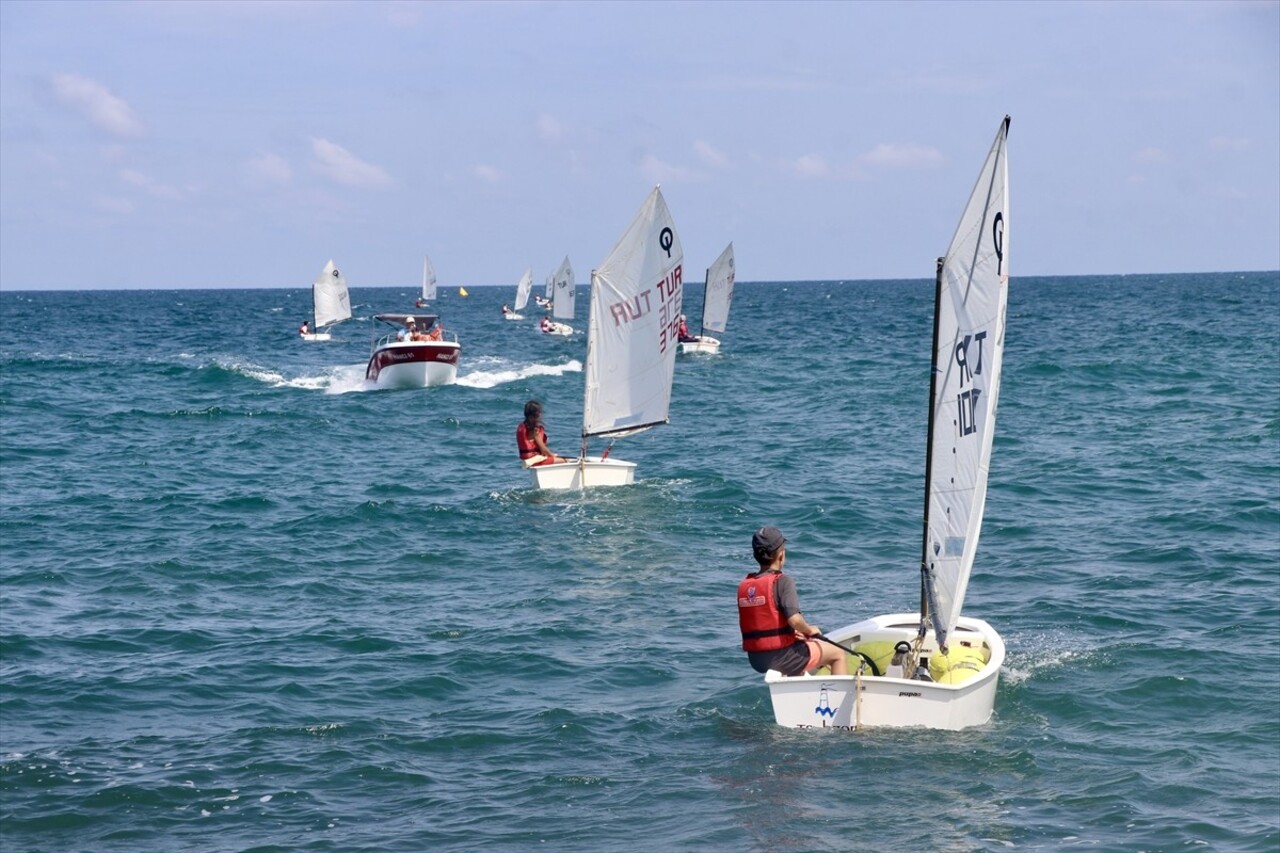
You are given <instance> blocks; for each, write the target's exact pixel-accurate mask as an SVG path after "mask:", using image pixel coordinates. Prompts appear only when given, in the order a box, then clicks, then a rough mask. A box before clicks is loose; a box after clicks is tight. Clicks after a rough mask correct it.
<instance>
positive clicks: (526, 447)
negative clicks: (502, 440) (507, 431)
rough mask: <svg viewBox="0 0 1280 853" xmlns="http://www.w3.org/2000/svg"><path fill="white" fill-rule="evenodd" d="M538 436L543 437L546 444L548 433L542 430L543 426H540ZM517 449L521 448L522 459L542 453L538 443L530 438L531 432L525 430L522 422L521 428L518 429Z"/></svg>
mask: <svg viewBox="0 0 1280 853" xmlns="http://www.w3.org/2000/svg"><path fill="white" fill-rule="evenodd" d="M538 435H540V436H541V437H542V443H543V444H546V443H547V431H546V430H545V429H543V428H542V424H538ZM516 447H518V448H520V458H521V459H528V458H529V457H531V456H538V455H539V454H540V453H541V452H542V451H540V450H538V443H537V442H536V441H534V440H533V439H532V438H530V437H529V431H528V430H527V429H526V428H525V422H524V421H521V422H520V426H518V427H516Z"/></svg>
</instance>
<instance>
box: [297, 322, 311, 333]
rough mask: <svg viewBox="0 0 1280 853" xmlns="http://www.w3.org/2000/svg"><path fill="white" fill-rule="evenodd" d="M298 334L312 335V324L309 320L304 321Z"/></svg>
mask: <svg viewBox="0 0 1280 853" xmlns="http://www.w3.org/2000/svg"><path fill="white" fill-rule="evenodd" d="M298 334H300V335H309V334H311V322H310V321H308V320H303V321H302V325H301V326H299V327H298Z"/></svg>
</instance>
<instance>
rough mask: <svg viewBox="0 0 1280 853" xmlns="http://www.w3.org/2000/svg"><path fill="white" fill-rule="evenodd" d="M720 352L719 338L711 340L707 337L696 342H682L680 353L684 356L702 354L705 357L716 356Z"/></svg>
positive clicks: (704, 336)
mask: <svg viewBox="0 0 1280 853" xmlns="http://www.w3.org/2000/svg"><path fill="white" fill-rule="evenodd" d="M719 352H720V341H719V340H718V339H717V338H709V337H707V336H706V335H703V336H702V337H700V338H698V339H697V340H694V341H681V342H680V353H681V354H682V355H691V354H693V353H702V354H703V355H716V354H717V353H719Z"/></svg>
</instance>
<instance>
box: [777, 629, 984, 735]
mask: <svg viewBox="0 0 1280 853" xmlns="http://www.w3.org/2000/svg"><path fill="white" fill-rule="evenodd" d="M919 623H920V614H918V613H891V614H888V615H884V616H876V617H874V618H872V619H867V620H865V621H862V622H858V623H856V624H854V625H849V626H847V627H845V628H841V629H840V630H839V631H833V632H831V633H830V634H828V635H827V636H829V637H831V639H833V640H835V641H836V642H838V643H840V644H841V645H844V646H849V647H851V648H853V647H857V646H858V645H859V644H860V643H867V642H878V641H893V642H896V641H898V640H906V641H908V642H911V641H912V640H914V639H915V636H916V634H917V631H918V626H919ZM965 645H967V646H970V647H973V648H979V649H984V650H988V651H989V652H990V658H989V659H988V660H987V662H986V663H985V665H984V666H983V667H982V669H981V670H979V672H978V673H977V674H976V675H974V676H973V677H972V678H970V679H969V680H967V681H964V682H962V683H960V684H940V683H936V682H930V681H917V680H914V679H906V678H889V677H884V676H879V677H877V676H871V675H863V676H861V679H860V680H861V684H862V701H861V702H860V703H859V702H858V701H857V698H858V694H857V682H858V681H859V678H858V677H857V676H853V675H837V676H832V675H826V676H821V675H808V674H806V675H799V676H794V677H787V676H784V675H782V674H781V673H778V672H774V671H773V670H770V671H769V672H768V673H766V674H765V679H764V680H765V684H767V685H768V687H769V697H770V699H771V700H772V702H773V716H774V719H775V720H776V721H777V723H778V725H780V726H786V727H788V728H797V729H844V730H850V731H852V730H855V729H857V728H859V727H862V728H901V727H909V726H918V727H922V728H929V729H948V730H953V731H954V730H959V729H964V728H968V727H970V726H980V725H983V724H984V723H986V722H988V721H989V720H990V719H991V713H992V709H993V708H994V706H995V697H996V683H997V681H998V680H999V676H1000V667H1001V666H1002V665H1003V664H1004V654H1005V649H1004V641H1003V640H1002V639H1001V638H1000V635H999V634H998V633H996V631H995V629H994V628H992V627H991V626H990V625H988V624H987V623H986V622H984V621H982V620H981V619H972V618H969V617H963V616H962V617H961V618H960V622H959V624H958V625H957V626H956V630H955V631H954V632H952V634H951V636H950V637H948V646H949V647H950V648H951V649H952V650H953V651H954V649H955V648H956V647H957V646H965ZM936 651H937V644H936V642H935V639H934V636H933V633H932V632H930V633H929V634H928V635H927V636H926V637H925V642H924V646H923V647H922V649H921V658H922V659H923V660H927V659H928V657H929V656H930V655H931V654H933V653H934V652H936Z"/></svg>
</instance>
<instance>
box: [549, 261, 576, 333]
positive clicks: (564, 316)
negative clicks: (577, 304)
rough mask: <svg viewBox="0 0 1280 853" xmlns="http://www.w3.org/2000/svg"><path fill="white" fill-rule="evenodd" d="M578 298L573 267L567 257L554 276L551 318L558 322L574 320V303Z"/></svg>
mask: <svg viewBox="0 0 1280 853" xmlns="http://www.w3.org/2000/svg"><path fill="white" fill-rule="evenodd" d="M576 296H577V285H575V284H574V282H573V267H571V266H570V265H569V256H568V255H565V256H564V260H563V261H561V262H560V269H558V270H556V274H555V275H554V276H552V291H551V300H552V304H551V316H552V317H555V318H556V319H557V320H572V319H573V303H574V299H575V297H576Z"/></svg>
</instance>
